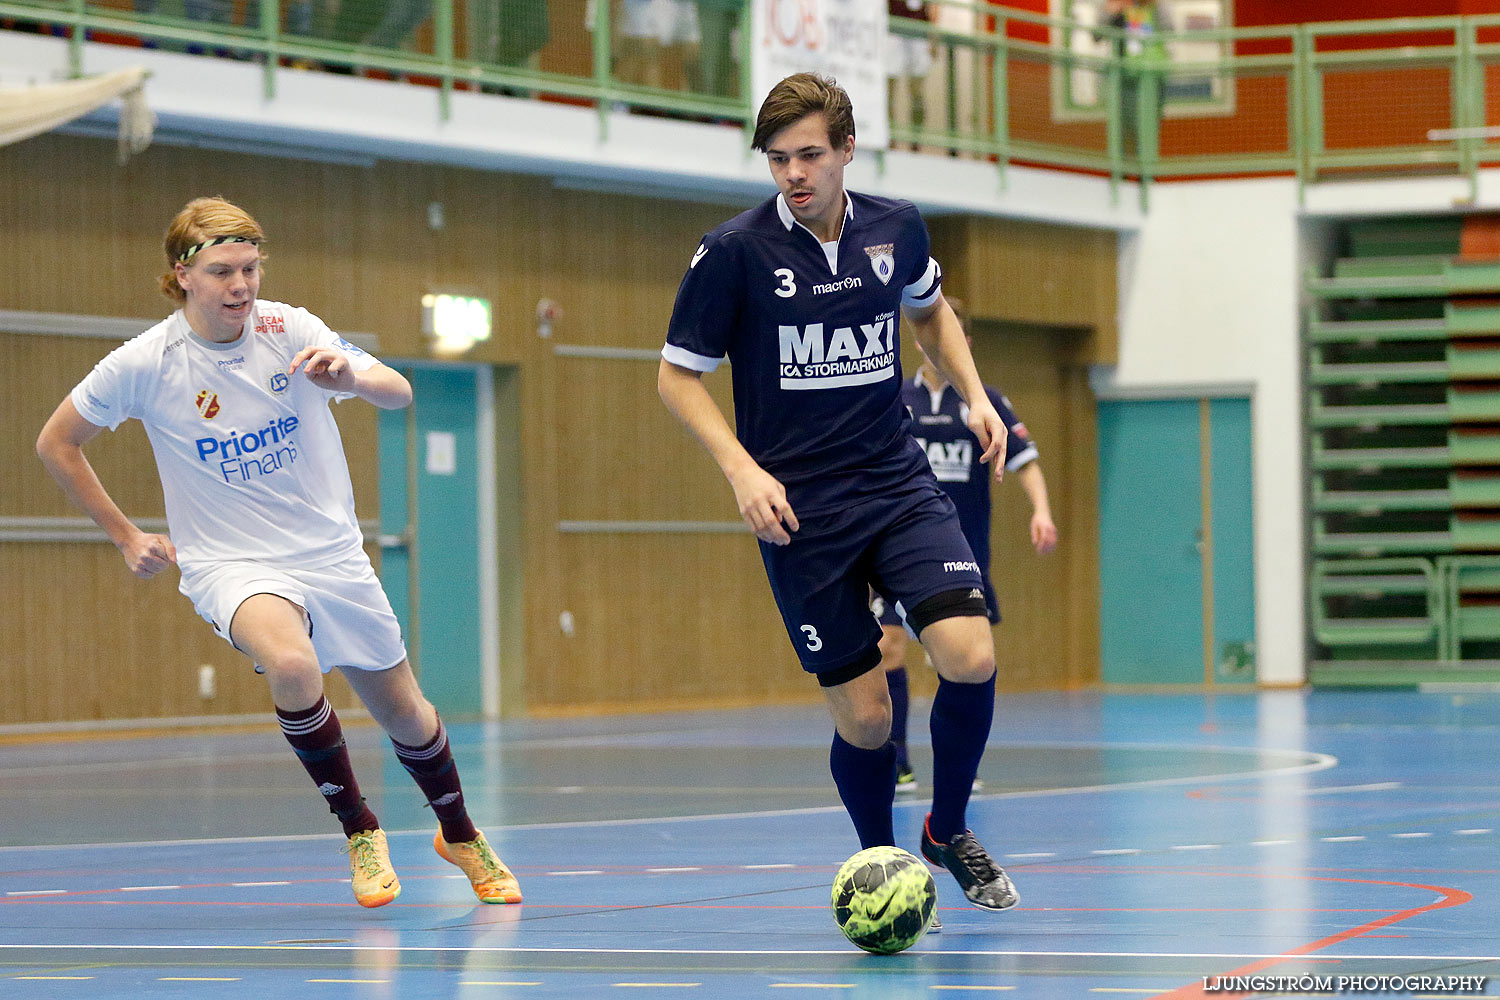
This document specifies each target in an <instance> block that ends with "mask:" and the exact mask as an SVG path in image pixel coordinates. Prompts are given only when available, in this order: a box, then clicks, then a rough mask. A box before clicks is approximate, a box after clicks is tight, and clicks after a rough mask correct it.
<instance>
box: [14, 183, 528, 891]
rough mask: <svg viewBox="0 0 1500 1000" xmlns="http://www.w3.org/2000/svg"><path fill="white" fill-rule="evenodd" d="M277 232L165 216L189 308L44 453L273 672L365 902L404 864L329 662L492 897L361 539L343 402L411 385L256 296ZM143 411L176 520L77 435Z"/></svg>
mask: <svg viewBox="0 0 1500 1000" xmlns="http://www.w3.org/2000/svg"><path fill="white" fill-rule="evenodd" d="M263 240H264V234H263V233H262V231H261V228H260V226H259V224H258V223H256V221H255V220H254V219H253V218H251V217H250V216H249V215H248V214H247V213H246V212H244V211H243V210H242V209H240V208H238V207H236V206H235V205H232V204H230V203H229V202H227V201H223V200H221V199H218V198H198V199H196V200H194V201H191V202H189V203H188V204H187V206H186V207H184V208H183V209H182V211H181V212H179V213H178V214H177V217H176V218H175V219H174V220H173V221H172V225H171V226H170V227H169V228H168V230H167V234H166V240H165V250H166V256H167V265H168V268H169V270H168V271H167V273H166V274H164V275H162V277H161V288H162V292H163V293H164V294H165V295H166V296H167V297H168V298H170V299H172V300H173V301H174V302H176V303H178V304H179V306H180V307H181V308H179V309H178V310H177V311H176V312H174V313H173V314H172V315H171V317H169V318H168V319H166V320H164V321H163V322H161V323H158V324H157V325H156V326H154V327H152V328H151V329H149V330H147V331H146V332H145V333H143V334H141V335H140V336H138V337H136V338H134V339H133V340H131V341H129V342H127V343H126V344H124V345H123V346H121V347H119V348H117V349H115V350H114V351H113V352H111V353H110V354H109V356H107V357H106V358H105V359H104V360H103V361H101V362H99V364H98V365H96V366H95V368H94V370H93V371H92V372H91V373H90V374H89V375H88V376H87V377H86V378H85V379H84V380H83V381H82V382H80V383H79V384H78V386H77V387H76V388H75V389H74V390H73V391H72V392H71V393H70V394H69V395H68V396H67V397H65V398H64V399H63V401H62V402H61V403H60V404H59V405H58V407H57V410H56V411H55V412H54V413H53V414H52V416H51V417H50V418H49V419H48V420H47V423H46V425H45V426H44V427H43V428H42V431H41V434H40V436H39V437H38V438H37V454H38V455H40V456H41V459H42V462H43V464H45V465H46V467H47V471H48V472H50V473H51V474H52V477H53V478H54V479H56V480H57V482H58V483H59V484H60V485H61V486H62V488H63V491H64V492H65V493H67V495H68V498H69V499H70V500H72V501H73V502H74V503H75V504H77V505H78V506H79V507H81V508H83V510H85V511H86V512H88V514H89V516H90V517H92V518H93V519H94V521H95V523H97V524H98V525H99V526H100V527H101V528H103V529H104V530H105V532H107V533H108V535H109V537H110V540H111V541H113V542H114V543H115V545H116V546H117V547H118V548H119V549H120V552H121V554H122V555H123V556H124V557H125V563H126V565H127V566H129V568H130V571H131V572H132V573H134V574H135V575H136V576H139V577H142V578H148V577H151V576H154V575H156V574H157V573H160V572H161V571H162V570H164V569H166V568H167V567H168V566H171V565H174V564H175V565H177V566H178V567H179V568H180V570H181V572H182V580H181V584H180V588H179V589H181V591H182V592H183V593H184V594H185V595H187V596H188V598H189V599H191V600H192V602H193V606H194V608H195V609H196V610H197V611H198V613H199V614H200V615H202V616H203V617H204V618H205V619H206V620H208V621H209V622H211V623H212V624H213V626H214V631H215V632H217V633H218V634H219V635H220V636H222V637H224V638H225V639H226V640H228V641H229V642H230V643H231V644H233V645H234V647H235V648H236V649H238V650H240V651H241V652H243V653H245V654H246V655H247V656H249V657H250V658H251V659H252V660H253V661H254V662H255V664H256V668H257V670H259V671H263V672H264V673H265V675H266V680H267V681H268V683H269V686H270V689H271V699H272V701H273V703H274V705H275V708H276V717H277V720H278V721H279V722H280V724H281V729H282V732H283V733H284V734H285V735H286V738H287V741H288V742H289V743H291V745H292V748H293V750H295V751H296V753H297V756H298V758H299V759H300V760H301V761H302V764H303V766H304V767H305V768H306V769H307V773H308V775H309V776H310V777H311V778H312V780H313V783H314V784H315V785H317V786H318V791H320V792H321V793H322V794H323V796H324V798H325V799H326V800H327V801H328V805H329V808H330V810H331V811H332V812H333V813H334V814H335V815H336V816H338V818H339V820H340V822H341V823H342V824H343V827H344V834H345V836H347V837H348V838H349V844H348V848H347V850H348V853H349V864H350V871H351V873H352V876H353V878H352V881H353V888H354V896H355V899H356V900H357V901H358V902H359V903H360V905H362V906H383V905H384V904H386V903H389V902H390V901H391V900H393V899H395V898H396V897H397V896H398V895H400V893H401V883H400V881H399V880H398V879H397V877H396V873H395V871H394V870H392V868H391V861H390V854H389V852H388V849H387V846H386V837H385V833H384V832H383V831H382V830H381V829H380V823H379V821H378V820H377V819H376V817H375V814H374V813H372V812H371V811H370V809H369V807H368V806H367V805H366V804H365V801H364V799H363V798H362V797H361V796H360V793H359V784H358V782H357V781H356V780H355V777H354V772H353V770H352V769H351V767H350V763H349V752H348V750H347V748H346V747H345V745H344V738H343V733H342V730H341V729H340V727H339V721H338V716H337V715H335V714H334V711H333V708H332V706H330V705H329V703H328V700H327V699H326V698H325V697H324V695H323V674H324V673H326V672H327V671H328V670H329V669H331V668H332V667H334V666H337V667H338V668H339V669H340V670H341V671H343V673H344V676H345V677H347V678H348V680H349V684H350V686H351V687H353V688H354V691H355V693H356V694H358V695H359V697H360V700H361V701H363V702H364V704H365V706H366V707H367V708H369V710H370V714H371V715H372V716H374V718H375V720H376V721H377V722H379V723H380V725H381V726H382V727H383V728H384V729H385V731H386V733H387V734H388V735H389V737H390V739H391V742H392V743H393V744H394V745H395V749H396V756H397V758H398V759H399V760H400V761H401V764H402V766H404V767H405V768H406V770H407V771H408V772H409V773H410V774H411V776H412V777H413V778H414V779H415V780H416V782H417V785H418V786H419V787H420V788H421V789H422V792H423V794H424V795H425V796H426V797H427V800H428V803H429V804H430V805H431V807H432V811H433V813H434V814H435V815H436V816H437V819H438V822H439V824H440V826H441V829H440V830H439V831H438V833H437V835H436V837H435V838H434V841H433V846H434V847H435V848H436V850H437V852H438V854H439V855H441V856H442V857H443V858H445V859H446V860H448V861H451V862H452V863H453V864H455V865H457V866H458V867H459V868H460V869H462V870H463V872H464V874H465V875H467V876H468V877H469V881H470V883H471V884H472V885H473V888H474V893H475V895H476V896H477V897H478V898H479V899H480V901H481V902H485V903H519V902H520V901H521V891H520V888H519V886H518V885H517V883H516V879H515V877H514V876H513V875H512V874H511V873H510V871H508V870H507V869H506V867H505V865H504V864H503V863H502V862H501V861H500V859H499V858H497V857H496V856H495V853H494V851H492V850H491V849H490V845H489V843H488V842H487V841H486V840H485V838H484V834H482V833H480V832H479V831H478V830H477V829H475V828H474V824H473V822H472V821H471V820H470V819H469V815H468V811H467V810H466V809H465V807H464V800H463V790H462V788H461V786H460V784H459V779H458V770H457V768H456V766H455V765H454V761H453V754H452V752H451V750H450V749H449V746H448V734H447V730H446V729H445V728H444V726H443V723H442V720H440V719H439V718H438V715H437V712H436V710H435V709H434V708H433V707H432V704H431V703H430V702H428V701H427V699H426V698H425V697H423V695H422V692H421V689H420V688H419V687H418V686H417V681H416V678H415V676H414V675H413V674H412V670H411V665H410V663H408V662H407V658H406V647H405V646H404V645H403V643H402V640H401V631H400V627H399V625H398V624H397V621H396V616H395V615H394V614H393V613H392V611H391V606H390V602H389V601H388V600H387V599H386V596H385V592H384V590H382V589H381V586H380V581H379V580H377V579H376V577H375V573H374V570H373V569H372V568H371V566H370V560H369V557H368V556H366V555H365V552H364V548H363V538H362V537H361V535H360V531H359V526H358V522H357V521H356V519H355V515H354V491H353V487H352V486H351V484H350V481H349V466H348V462H347V460H346V459H345V456H344V448H343V443H342V441H341V440H340V438H339V433H338V427H337V425H336V424H335V423H334V420H333V414H332V413H331V412H330V410H329V405H328V404H329V402H330V401H331V400H344V399H350V398H353V397H356V396H357V397H359V398H361V399H364V400H366V401H368V402H370V403H373V404H374V405H375V406H378V407H381V408H382V409H398V408H401V407H404V406H407V405H409V404H410V403H411V386H410V384H408V383H407V381H406V379H405V378H404V377H403V376H402V375H401V373H400V372H398V371H396V370H395V369H392V368H388V367H386V366H385V365H382V364H381V363H380V362H379V361H377V360H375V359H374V358H373V357H371V356H370V355H368V354H366V353H365V352H364V351H362V350H360V349H359V348H358V347H355V346H354V345H353V344H350V343H349V342H348V341H346V340H344V339H343V338H342V337H340V336H338V334H336V333H334V332H333V331H332V330H330V329H329V328H328V327H327V326H326V325H325V324H324V323H323V321H322V320H320V319H318V317H316V316H314V315H313V314H312V313H310V312H308V311H307V310H305V309H300V308H296V307H294V306H288V305H284V304H282V303H280V302H269V301H264V300H260V299H257V298H256V293H257V292H258V291H259V289H260V278H261V250H260V246H261V243H262V242H263ZM131 417H134V418H136V419H138V420H140V421H141V423H142V424H144V425H145V427H146V434H147V436H148V437H149V438H150V440H151V448H152V451H153V452H154V453H155V455H156V465H157V471H158V473H159V475H160V477H161V483H162V493H163V497H164V499H165V501H166V513H167V525H168V530H169V532H170V534H169V535H157V534H150V533H147V532H144V531H142V530H141V529H139V528H138V527H136V526H135V525H134V524H133V523H132V522H131V521H130V519H129V518H128V517H126V515H125V514H124V513H123V512H122V511H121V510H120V508H119V507H117V506H116V505H115V503H114V501H113V500H112V499H111V498H110V496H109V494H108V493H107V492H106V491H105V489H104V486H103V484H102V483H100V481H99V478H98V476H97V475H96V474H95V473H94V470H93V468H92V466H90V464H89V462H88V459H87V458H85V457H84V454H83V445H84V444H85V443H87V442H88V441H89V440H90V439H92V438H93V437H94V436H95V435H97V434H98V433H99V432H100V431H101V430H102V429H103V428H105V427H108V428H109V429H110V430H113V429H115V428H116V427H118V426H119V425H120V424H121V423H122V422H124V421H125V420H127V419H129V418H131Z"/></svg>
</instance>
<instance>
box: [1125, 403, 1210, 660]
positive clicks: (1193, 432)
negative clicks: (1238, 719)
mask: <svg viewBox="0 0 1500 1000" xmlns="http://www.w3.org/2000/svg"><path fill="white" fill-rule="evenodd" d="M1199 464H1200V463H1199V450H1198V401H1197V400H1148V401H1134V400H1132V401H1107V400H1106V401H1101V402H1100V404H1099V571H1100V576H1101V580H1100V584H1101V586H1100V623H1099V625H1100V656H1101V658H1102V660H1103V663H1102V664H1101V666H1102V671H1101V673H1102V677H1103V679H1104V682H1105V683H1106V684H1185V683H1197V682H1201V681H1202V680H1203V592H1202V587H1203V572H1202V561H1201V558H1200V556H1199V555H1198V551H1197V548H1196V545H1195V543H1196V541H1197V531H1198V524H1199V521H1200V520H1201V513H1202V504H1201V499H1200V490H1201V486H1200V482H1201V480H1200V477H1199V472H1198V470H1199Z"/></svg>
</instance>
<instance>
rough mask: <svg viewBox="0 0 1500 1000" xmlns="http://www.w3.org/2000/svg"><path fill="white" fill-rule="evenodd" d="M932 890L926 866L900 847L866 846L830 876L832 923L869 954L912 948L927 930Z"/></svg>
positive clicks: (933, 898)
mask: <svg viewBox="0 0 1500 1000" xmlns="http://www.w3.org/2000/svg"><path fill="white" fill-rule="evenodd" d="M936 907H937V887H936V886H935V885H933V882H932V874H931V873H930V872H929V871H928V870H927V866H926V865H924V864H922V862H920V861H918V860H917V859H916V858H915V857H913V856H912V855H910V854H908V853H906V852H905V851H903V850H902V849H901V848H899V847H869V848H866V849H865V850H863V851H860V852H859V853H858V854H856V855H854V857H852V858H850V859H849V860H848V861H845V862H844V867H842V868H840V869H839V873H838V874H837V875H835V876H834V878H833V919H834V920H835V921H836V922H837V923H838V925H839V930H841V931H843V932H844V936H845V937H847V938H848V939H849V940H850V941H853V942H854V943H855V944H857V945H859V946H860V947H861V948H863V949H864V950H865V951H868V952H870V953H871V954H874V955H894V954H895V953H896V952H898V951H903V950H905V949H907V948H910V947H911V946H912V945H914V944H916V943H917V941H918V940H919V939H920V938H921V937H922V935H923V934H926V933H927V928H928V927H930V926H932V914H933V911H934V910H935V909H936Z"/></svg>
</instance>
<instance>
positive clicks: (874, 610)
mask: <svg viewBox="0 0 1500 1000" xmlns="http://www.w3.org/2000/svg"><path fill="white" fill-rule="evenodd" d="M981 575H982V576H983V577H984V606H985V607H986V608H989V611H990V616H989V617H990V624H991V625H999V624H1000V598H999V597H997V596H996V594H995V585H994V584H993V583H992V582H990V575H989V574H988V573H982V574H981ZM902 608H903V609H904V610H909V609H907V608H906V605H904V604H903V605H902ZM870 613H871V614H873V615H874V616H875V620H876V621H878V622H879V623H880V624H882V625H890V626H892V627H894V628H905V627H906V620H905V619H904V618H902V617H901V612H900V611H897V610H896V602H895V601H887V600H886V599H885V598H884V597H881V596H880V595H879V594H874V595H872V596H871V597H870Z"/></svg>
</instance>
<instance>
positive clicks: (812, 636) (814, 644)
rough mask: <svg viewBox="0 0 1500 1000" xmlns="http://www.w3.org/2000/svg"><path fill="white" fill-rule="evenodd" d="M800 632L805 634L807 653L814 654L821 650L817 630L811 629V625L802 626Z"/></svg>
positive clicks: (820, 641)
mask: <svg viewBox="0 0 1500 1000" xmlns="http://www.w3.org/2000/svg"><path fill="white" fill-rule="evenodd" d="M802 631H804V632H806V633H807V649H808V652H811V653H816V652H817V651H818V650H820V649H822V648H823V638H822V637H821V636H820V635H818V630H817V629H815V628H813V627H812V626H811V625H804V626H802Z"/></svg>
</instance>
